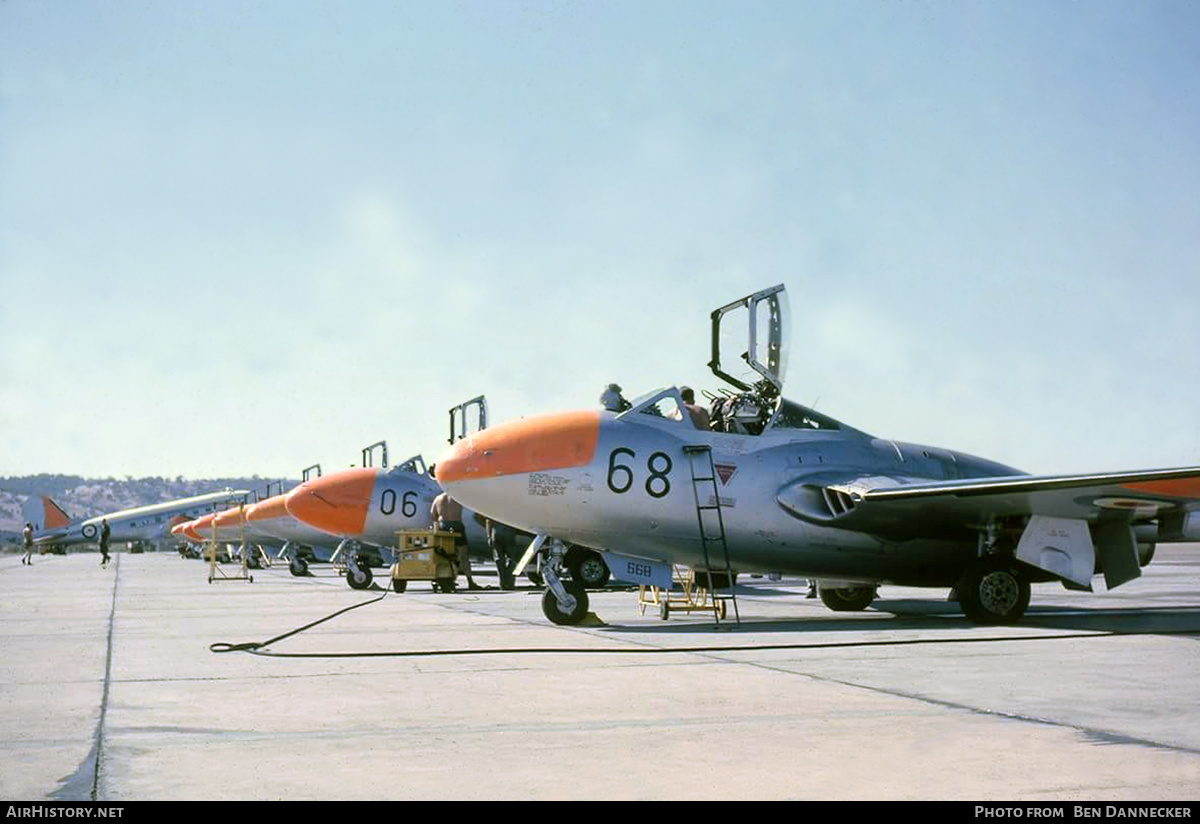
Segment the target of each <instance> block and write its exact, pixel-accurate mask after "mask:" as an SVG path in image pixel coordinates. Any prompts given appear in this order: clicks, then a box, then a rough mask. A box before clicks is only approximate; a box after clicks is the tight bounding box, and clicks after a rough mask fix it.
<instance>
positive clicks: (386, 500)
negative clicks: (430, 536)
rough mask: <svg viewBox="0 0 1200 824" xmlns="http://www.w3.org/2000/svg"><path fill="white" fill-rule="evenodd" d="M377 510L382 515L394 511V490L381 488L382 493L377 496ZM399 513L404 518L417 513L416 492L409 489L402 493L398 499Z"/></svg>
mask: <svg viewBox="0 0 1200 824" xmlns="http://www.w3.org/2000/svg"><path fill="white" fill-rule="evenodd" d="M379 511H380V512H382V513H383V514H384V515H391V514H392V513H393V512H395V511H396V490H394V489H385V490H383V494H382V495H380V496H379ZM400 514H401V515H403V516H404V517H405V518H411V517H412V516H414V515H416V514H417V493H416V492H414V491H413V490H411V489H410V490H408V491H407V492H405V493H404V497H403V498H402V499H401V501H400Z"/></svg>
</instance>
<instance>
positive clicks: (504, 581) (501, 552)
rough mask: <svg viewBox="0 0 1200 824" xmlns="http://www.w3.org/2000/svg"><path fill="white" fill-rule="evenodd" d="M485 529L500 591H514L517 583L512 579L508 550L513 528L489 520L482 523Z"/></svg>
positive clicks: (513, 535)
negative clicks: (498, 579)
mask: <svg viewBox="0 0 1200 824" xmlns="http://www.w3.org/2000/svg"><path fill="white" fill-rule="evenodd" d="M484 527H485V528H486V529H487V539H488V546H489V547H490V548H491V550H492V559H493V560H495V562H496V572H497V573H498V574H499V575H500V589H516V586H517V582H516V580H515V579H514V578H513V574H512V568H513V561H512V558H510V557H509V555H508V551H509V548H511V547H512V545H513V538H514V537H516V536H515V534H514V533H513V528H512V527H511V526H508V525H507V524H501V523H497V522H496V521H493V520H492V519H491V518H487V519H486V520H485V521H484Z"/></svg>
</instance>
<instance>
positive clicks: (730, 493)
mask: <svg viewBox="0 0 1200 824" xmlns="http://www.w3.org/2000/svg"><path fill="white" fill-rule="evenodd" d="M785 298H786V295H785V290H784V287H783V285H782V284H781V285H778V286H775V287H772V288H770V289H766V290H763V291H761V292H758V293H755V294H753V295H750V296H747V297H745V298H742V299H741V300H739V301H734V302H733V303H730V304H728V305H726V306H724V307H721V308H719V309H717V310H715V311H714V312H713V313H712V316H711V324H712V360H711V361H710V363H709V366H710V368H711V369H712V371H713V373H714V374H716V375H717V376H718V377H720V378H722V379H723V380H725V381H727V382H728V383H730V384H732V386H733V387H734V389H735V390H736V391H732V392H731V391H728V390H726V392H725V394H723V395H721V396H716V397H714V398H713V402H712V408H711V410H710V418H711V421H712V424H711V429H700V428H697V426H696V425H695V423H694V422H693V419H692V416H691V415H689V414H688V411H687V407H686V406H685V404H684V400H683V397H682V395H681V393H680V391H679V389H677V388H675V387H670V388H666V389H661V390H658V391H655V392H651V393H649V394H647V395H644V396H642V397H641V398H639V399H637V400H635V401H633V402H632V403H631V404H627V405H628V406H629V408H627V409H625V411H622V412H619V413H616V412H611V411H606V410H583V411H573V412H563V413H558V414H549V415H541V416H538V417H529V418H525V419H523V420H519V421H512V422H509V423H505V424H500V425H498V426H493V427H491V428H488V429H486V430H483V431H482V432H478V433H476V434H474V435H471V436H469V437H467V438H465V439H463V440H461V441H459V442H458V443H456V444H454V445H453V446H451V447H450V448H448V449H447V450H446V451H445V452H444V453H443V454H442V455H441V456H440V457H439V458H438V460H437V479H438V482H439V483H440V484H441V485H442V486H443V487H444V488H445V489H447V490H448V491H449V492H450V493H451V494H452V495H454V497H455V498H457V499H458V500H459V501H461V502H462V503H463V504H464V505H465V506H469V507H471V508H472V509H474V510H476V511H477V512H481V513H484V514H485V515H487V516H489V517H492V518H496V519H500V520H503V521H505V522H507V523H510V524H514V525H516V526H518V527H520V528H521V529H525V530H528V531H530V532H533V533H535V534H537V536H538V537H537V538H536V539H535V541H534V543H533V544H532V545H531V552H532V551H540V552H543V553H546V554H547V555H548V558H547V562H546V563H543V565H542V574H543V576H544V577H545V579H546V582H547V585H548V589H547V591H546V593H545V594H544V596H543V599H542V606H543V611H544V612H545V614H546V615H547V617H548V618H549V619H550V620H551V621H553V622H555V623H559V624H573V623H577V622H578V621H580V620H582V619H583V618H584V616H585V615H586V613H587V594H586V592H585V591H584V590H583V588H582V587H579V586H577V585H575V584H574V583H573V582H571V581H563V580H561V579H560V576H559V572H560V570H561V558H562V556H563V554H564V552H565V547H566V545H568V544H576V545H582V546H586V547H592V548H594V549H596V550H599V551H601V552H604V553H607V556H606V557H607V558H608V559H609V567H610V568H611V569H612V570H613V574H614V575H615V576H616V577H618V578H622V579H624V580H629V581H632V582H635V583H647V584H654V585H656V586H666V587H669V586H670V585H671V574H672V571H673V567H674V565H677V564H678V565H686V566H689V567H691V568H692V569H694V570H697V572H698V574H702V575H708V576H710V577H709V584H710V589H713V590H714V591H715V589H714V588H721V587H726V588H727V589H728V591H729V595H728V596H725V597H730V598H732V596H733V588H732V586H731V582H732V580H733V576H734V574H735V573H736V572H739V571H740V572H785V573H792V574H797V575H801V576H805V577H808V578H810V579H816V580H817V581H818V582H819V592H820V597H821V600H822V601H823V602H824V603H825V605H826V606H828V607H830V608H831V609H833V610H839V611H851V610H861V609H865V608H866V607H867V606H869V605H870V604H871V602H872V601H873V599H874V598H875V595H876V591H877V587H878V586H879V585H880V584H885V583H890V584H898V585H905V586H929V587H952V588H953V589H954V590H956V592H957V598H958V600H959V603H960V606H961V608H962V610H963V612H964V614H965V615H966V617H967V618H968V619H969V620H971V621H972V622H975V623H981V624H1002V623H1013V622H1016V621H1018V620H1020V618H1021V617H1022V616H1023V614H1024V613H1025V610H1026V608H1027V606H1028V604H1029V599H1030V584H1031V583H1033V582H1047V581H1060V582H1062V583H1063V584H1064V585H1065V586H1067V587H1068V588H1071V589H1084V590H1089V591H1090V590H1091V589H1092V577H1093V575H1096V574H1102V575H1103V576H1104V579H1105V583H1106V585H1107V587H1108V588H1109V589H1111V588H1113V587H1116V586H1119V585H1120V584H1122V583H1124V582H1126V581H1129V580H1132V579H1134V578H1136V577H1138V576H1139V575H1141V568H1142V567H1143V566H1145V565H1147V564H1148V563H1149V562H1150V560H1151V559H1152V558H1153V555H1154V548H1155V545H1156V544H1157V543H1160V542H1171V541H1195V540H1200V467H1190V468H1182V469H1164V470H1151V471H1137V472H1115V473H1107V474H1092V475H1062V476H1032V475H1028V474H1025V473H1022V472H1020V471H1019V470H1017V469H1014V468H1012V467H1008V466H1005V465H1003V464H1000V463H996V462H994V461H990V460H985V459H982V458H977V457H973V456H970V455H965V454H962V453H960V452H954V451H951V450H948V449H942V448H937V447H930V446H920V445H916V444H908V443H900V442H896V441H892V440H889V439H886V438H880V437H876V436H874V435H870V434H868V433H866V432H863V431H860V430H858V429H855V428H854V427H852V426H849V425H847V424H845V423H842V422H841V421H838V420H836V419H834V418H832V417H829V416H828V415H825V414H823V413H820V412H817V411H815V410H813V409H809V408H807V407H805V406H802V405H800V404H797V403H794V402H792V401H789V400H787V399H785V398H784V397H782V395H781V394H780V389H781V387H782V375H783V371H784V368H785V367H784V364H785V356H786V350H785V347H784V342H783V337H784V332H785V330H786V326H787V321H786V306H787V304H786V300H785ZM731 313H733V314H731ZM743 314H744V316H745V317H747V318H748V321H749V322H748V324H747V333H746V335H747V338H748V345H747V347H746V350H745V352H744V353H742V354H741V360H742V361H744V362H745V364H746V367H748V370H747V372H746V373H744V374H743V375H742V376H737V375H731V374H729V373H728V372H726V371H725V370H724V369H723V368H722V366H721V357H720V355H721V351H720V350H721V348H722V346H721V340H722V338H723V334H724V332H726V331H728V327H726V328H725V329H724V330H723V329H722V322H723V321H726V320H730V319H732V318H735V317H741V316H742V315H743ZM740 348H741V347H739V349H740ZM743 368H745V367H743ZM749 370H753V373H750V372H749ZM528 557H529V555H528V553H527V556H526V558H528ZM734 605H735V607H736V601H734Z"/></svg>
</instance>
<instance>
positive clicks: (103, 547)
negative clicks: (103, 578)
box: [100, 518, 111, 569]
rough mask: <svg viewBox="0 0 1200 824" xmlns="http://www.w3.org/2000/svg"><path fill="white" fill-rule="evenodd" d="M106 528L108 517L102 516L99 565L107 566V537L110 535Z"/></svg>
mask: <svg viewBox="0 0 1200 824" xmlns="http://www.w3.org/2000/svg"><path fill="white" fill-rule="evenodd" d="M110 534H111V533H110V531H109V529H108V519H107V518H104V519H103V520H101V521H100V555H101V558H100V566H101V567H104V568H106V569H107V568H108V538H109V535H110Z"/></svg>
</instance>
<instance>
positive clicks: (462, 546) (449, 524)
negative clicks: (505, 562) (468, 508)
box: [429, 492, 479, 589]
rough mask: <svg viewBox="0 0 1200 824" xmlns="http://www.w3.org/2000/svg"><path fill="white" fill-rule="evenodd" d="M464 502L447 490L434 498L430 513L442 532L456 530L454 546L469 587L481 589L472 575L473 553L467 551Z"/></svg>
mask: <svg viewBox="0 0 1200 824" xmlns="http://www.w3.org/2000/svg"><path fill="white" fill-rule="evenodd" d="M462 511H463V509H462V504H460V503H459V502H458V501H456V500H454V499H453V498H451V497H450V496H449V495H447V494H446V493H445V492H442V493H441V494H439V495H438V496H437V497H436V498H434V499H433V506H431V507H430V508H429V514H430V515H431V516H433V523H434V525H435V526H437V528H438V529H439V530H440V531H442V532H456V533H458V536H457V537H456V538H455V539H454V546H455V548H456V550H457V551H458V565H459V567H460V568H461V569H462V570H463V571H464V572H465V573H466V575H467V589H479V586H478V585H477V584H476V583H475V579H474V578H472V577H471V554H470V552H468V551H467V530H466V528H465V527H464V526H463V520H462Z"/></svg>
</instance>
